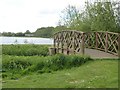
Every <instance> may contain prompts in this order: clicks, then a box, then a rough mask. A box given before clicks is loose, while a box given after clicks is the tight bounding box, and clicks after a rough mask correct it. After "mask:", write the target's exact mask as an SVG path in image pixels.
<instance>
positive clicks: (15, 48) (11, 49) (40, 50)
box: [2, 44, 49, 56]
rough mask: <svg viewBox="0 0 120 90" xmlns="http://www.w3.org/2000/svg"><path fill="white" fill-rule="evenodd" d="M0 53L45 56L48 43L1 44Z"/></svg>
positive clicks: (47, 52)
mask: <svg viewBox="0 0 120 90" xmlns="http://www.w3.org/2000/svg"><path fill="white" fill-rule="evenodd" d="M2 54H5V55H16V56H34V55H37V56H47V55H48V54H49V51H48V45H34V44H33V45H30V44H28V45H26V44H25V45H2Z"/></svg>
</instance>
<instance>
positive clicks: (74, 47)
mask: <svg viewBox="0 0 120 90" xmlns="http://www.w3.org/2000/svg"><path fill="white" fill-rule="evenodd" d="M73 54H75V32H74V31H73Z"/></svg>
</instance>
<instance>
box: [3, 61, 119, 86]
mask: <svg viewBox="0 0 120 90" xmlns="http://www.w3.org/2000/svg"><path fill="white" fill-rule="evenodd" d="M3 81H5V83H3V88H117V87H118V60H95V61H89V62H87V63H85V64H83V65H82V66H80V67H73V68H71V69H64V70H61V71H54V72H52V73H43V74H39V73H32V74H30V75H26V76H23V77H21V78H19V79H18V80H10V79H7V78H6V79H3Z"/></svg>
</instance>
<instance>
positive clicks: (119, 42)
mask: <svg viewBox="0 0 120 90" xmlns="http://www.w3.org/2000/svg"><path fill="white" fill-rule="evenodd" d="M118 58H119V59H120V33H118Z"/></svg>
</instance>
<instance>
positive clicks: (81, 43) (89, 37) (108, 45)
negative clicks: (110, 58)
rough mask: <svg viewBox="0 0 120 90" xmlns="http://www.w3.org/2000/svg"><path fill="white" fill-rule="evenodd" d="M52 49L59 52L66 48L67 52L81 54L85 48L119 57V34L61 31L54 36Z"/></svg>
mask: <svg viewBox="0 0 120 90" xmlns="http://www.w3.org/2000/svg"><path fill="white" fill-rule="evenodd" d="M54 47H55V48H61V50H63V48H65V47H66V49H67V50H70V49H71V50H72V49H73V52H74V53H78V52H81V53H82V54H84V49H85V47H87V48H94V49H98V50H102V51H104V52H109V53H112V54H114V55H117V56H119V57H120V33H114V32H105V31H97V32H94V31H93V32H82V31H77V30H63V31H59V32H56V33H55V34H54ZM62 53H64V52H63V51H62Z"/></svg>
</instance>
